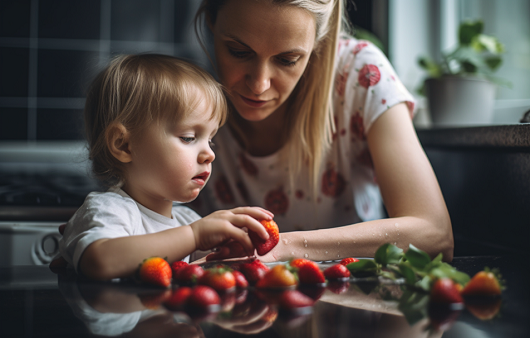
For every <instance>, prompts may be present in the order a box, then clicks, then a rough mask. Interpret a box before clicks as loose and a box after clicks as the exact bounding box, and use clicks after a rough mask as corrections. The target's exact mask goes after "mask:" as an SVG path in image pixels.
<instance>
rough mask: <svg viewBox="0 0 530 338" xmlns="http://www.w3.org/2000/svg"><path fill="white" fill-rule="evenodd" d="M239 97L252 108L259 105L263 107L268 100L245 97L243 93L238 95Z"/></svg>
mask: <svg viewBox="0 0 530 338" xmlns="http://www.w3.org/2000/svg"><path fill="white" fill-rule="evenodd" d="M239 96H240V97H241V99H242V100H243V102H245V103H246V104H248V105H249V106H251V107H253V108H260V107H263V106H264V105H265V104H266V103H267V102H269V101H256V100H251V99H249V98H246V97H244V96H243V95H239Z"/></svg>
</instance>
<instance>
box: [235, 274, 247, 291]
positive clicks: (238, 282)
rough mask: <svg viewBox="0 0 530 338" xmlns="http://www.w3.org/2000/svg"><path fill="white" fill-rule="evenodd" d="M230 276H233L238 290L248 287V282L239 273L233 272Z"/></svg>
mask: <svg viewBox="0 0 530 338" xmlns="http://www.w3.org/2000/svg"><path fill="white" fill-rule="evenodd" d="M232 275H234V278H235V279H236V287H237V288H238V289H244V288H246V287H247V286H248V281H247V279H246V278H245V275H243V273H241V271H237V270H234V271H232Z"/></svg>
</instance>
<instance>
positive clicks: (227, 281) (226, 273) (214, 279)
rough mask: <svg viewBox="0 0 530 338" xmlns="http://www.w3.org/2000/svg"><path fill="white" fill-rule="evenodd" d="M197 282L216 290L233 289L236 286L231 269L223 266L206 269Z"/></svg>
mask: <svg viewBox="0 0 530 338" xmlns="http://www.w3.org/2000/svg"><path fill="white" fill-rule="evenodd" d="M199 284H201V285H208V286H209V287H211V288H213V289H214V290H216V291H226V290H233V289H234V288H235V286H236V278H235V277H234V275H233V274H232V270H231V269H229V268H227V267H225V266H221V267H219V266H218V267H215V268H211V269H207V270H206V271H205V272H204V275H202V277H201V278H199Z"/></svg>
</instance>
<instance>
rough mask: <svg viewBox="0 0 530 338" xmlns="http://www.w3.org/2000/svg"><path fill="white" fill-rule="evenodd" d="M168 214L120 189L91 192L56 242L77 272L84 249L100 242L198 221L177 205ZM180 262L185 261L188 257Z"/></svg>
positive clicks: (194, 214)
mask: <svg viewBox="0 0 530 338" xmlns="http://www.w3.org/2000/svg"><path fill="white" fill-rule="evenodd" d="M171 214H172V218H168V217H166V216H163V215H160V214H159V213H156V212H154V211H152V210H150V209H148V208H146V207H144V206H143V205H141V204H140V203H138V202H136V201H135V200H134V199H133V198H131V197H130V196H129V195H127V193H126V192H125V191H123V190H121V189H119V188H116V189H110V190H109V191H107V192H92V193H90V194H88V196H87V197H86V199H85V202H84V203H83V205H82V206H81V207H80V208H79V209H78V210H77V211H76V213H75V214H74V215H73V216H72V218H70V220H69V221H68V224H67V225H66V229H65V231H64V234H63V237H62V239H61V240H60V241H59V249H60V253H61V255H62V257H63V258H64V259H65V260H66V261H67V262H68V263H69V265H71V266H73V267H74V268H75V269H76V271H77V268H78V264H79V259H80V258H81V255H82V254H83V252H84V251H85V249H86V248H87V247H88V246H89V245H90V244H92V243H93V242H95V241H97V240H99V239H103V238H117V237H126V236H134V235H145V234H151V233H155V232H160V231H163V230H168V229H172V228H176V227H179V226H182V225H187V224H190V223H193V222H195V221H196V220H198V219H200V216H199V215H198V214H197V213H196V212H194V211H193V210H191V209H190V208H188V207H185V206H182V205H178V204H174V205H173V210H172V213H171ZM175 245H179V243H175ZM146 258H147V257H146ZM183 260H184V261H186V262H188V261H189V256H187V257H186V258H185V259H183ZM138 263H140V262H138Z"/></svg>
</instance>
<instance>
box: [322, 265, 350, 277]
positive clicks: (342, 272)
mask: <svg viewBox="0 0 530 338" xmlns="http://www.w3.org/2000/svg"><path fill="white" fill-rule="evenodd" d="M324 276H325V277H326V278H327V279H335V280H336V279H348V278H349V277H350V270H348V269H347V268H346V266H344V265H342V264H335V265H333V266H330V267H329V268H327V269H326V270H324Z"/></svg>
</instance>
